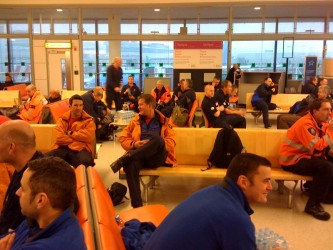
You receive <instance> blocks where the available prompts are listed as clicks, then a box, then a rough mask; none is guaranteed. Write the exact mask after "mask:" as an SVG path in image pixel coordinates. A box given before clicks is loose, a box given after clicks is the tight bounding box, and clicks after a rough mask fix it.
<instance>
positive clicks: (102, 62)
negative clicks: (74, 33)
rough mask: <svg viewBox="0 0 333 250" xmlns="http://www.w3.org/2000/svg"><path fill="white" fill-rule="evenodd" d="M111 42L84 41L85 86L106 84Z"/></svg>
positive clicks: (88, 87) (91, 86)
mask: <svg viewBox="0 0 333 250" xmlns="http://www.w3.org/2000/svg"><path fill="white" fill-rule="evenodd" d="M109 61H110V60H109V42H107V41H98V42H96V41H84V42H83V67H84V68H83V72H84V74H83V75H84V88H85V89H92V88H94V87H95V86H102V87H103V86H105V82H106V68H107V67H108V66H109Z"/></svg>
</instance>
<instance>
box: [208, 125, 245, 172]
mask: <svg viewBox="0 0 333 250" xmlns="http://www.w3.org/2000/svg"><path fill="white" fill-rule="evenodd" d="M243 149H244V147H243V144H242V141H241V140H240V138H239V136H238V134H237V132H236V131H235V130H233V129H220V131H219V132H218V133H217V136H216V139H215V143H214V148H213V150H212V152H211V153H210V156H209V158H208V160H207V165H208V168H207V169H210V168H211V167H212V166H215V167H218V168H228V166H229V164H230V162H231V160H232V159H233V158H234V157H235V156H236V155H237V154H240V153H242V151H243ZM207 169H204V170H207ZM204 170H203V171H204Z"/></svg>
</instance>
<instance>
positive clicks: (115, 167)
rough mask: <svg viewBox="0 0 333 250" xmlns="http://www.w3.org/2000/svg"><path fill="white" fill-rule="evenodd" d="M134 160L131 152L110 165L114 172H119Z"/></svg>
mask: <svg viewBox="0 0 333 250" xmlns="http://www.w3.org/2000/svg"><path fill="white" fill-rule="evenodd" d="M131 161H132V158H131V156H130V154H125V155H123V156H122V157H120V158H119V159H118V160H116V161H115V162H113V163H112V164H111V165H110V167H111V169H112V171H113V173H117V172H118V171H119V170H120V169H121V168H122V167H124V166H127V165H128V164H129V163H130V162H131Z"/></svg>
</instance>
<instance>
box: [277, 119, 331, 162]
mask: <svg viewBox="0 0 333 250" xmlns="http://www.w3.org/2000/svg"><path fill="white" fill-rule="evenodd" d="M327 147H330V148H331V149H333V131H332V130H331V129H330V128H329V127H328V123H323V124H322V127H321V128H320V127H319V126H318V124H317V122H316V120H315V119H314V117H313V116H312V115H311V114H310V113H308V114H307V115H305V116H303V117H302V118H300V119H299V120H298V121H297V122H296V123H295V124H294V125H293V126H292V127H291V128H290V129H289V130H288V132H287V137H286V138H285V140H284V141H283V142H282V144H281V147H280V152H279V162H280V164H281V165H282V166H289V165H293V164H296V163H297V162H298V161H299V160H301V159H303V158H308V159H310V158H311V157H318V158H324V159H325V158H326V156H325V149H326V148H327Z"/></svg>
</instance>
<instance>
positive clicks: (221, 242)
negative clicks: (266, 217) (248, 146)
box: [144, 153, 272, 250]
mask: <svg viewBox="0 0 333 250" xmlns="http://www.w3.org/2000/svg"><path fill="white" fill-rule="evenodd" d="M270 179H271V163H270V162H269V161H268V160H267V159H266V158H263V157H261V156H258V155H255V154H249V153H244V154H238V155H237V156H235V157H234V158H233V160H232V161H231V163H230V165H229V167H228V170H227V174H226V176H225V178H224V179H223V180H222V183H220V184H216V185H212V186H209V187H206V188H204V189H202V190H200V191H198V192H196V193H194V194H193V195H191V196H190V197H188V198H187V199H186V200H185V201H183V202H182V203H180V204H179V205H178V206H177V207H176V208H175V209H173V210H172V211H171V212H170V214H169V215H168V216H167V217H166V218H165V219H164V220H163V221H162V223H161V224H160V225H159V227H158V228H157V229H156V231H155V232H154V233H153V234H152V236H151V238H150V239H149V240H148V242H147V244H146V245H145V247H144V249H146V250H148V249H158V250H164V249H165V250H169V249H230V250H231V249H247V250H250V249H251V250H256V249H257V246H256V237H255V228H254V226H253V223H252V221H251V218H250V215H251V214H252V213H253V211H252V209H251V207H250V203H266V202H267V195H268V193H269V192H270V191H271V190H272V184H271V182H270Z"/></svg>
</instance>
